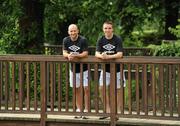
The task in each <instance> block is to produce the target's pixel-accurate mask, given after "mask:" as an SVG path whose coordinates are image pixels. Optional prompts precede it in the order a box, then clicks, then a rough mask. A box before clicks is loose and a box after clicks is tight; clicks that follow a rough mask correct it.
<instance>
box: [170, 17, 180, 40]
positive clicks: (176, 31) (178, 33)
mask: <svg viewBox="0 0 180 126" xmlns="http://www.w3.org/2000/svg"><path fill="white" fill-rule="evenodd" d="M178 22H179V24H178V25H177V26H176V28H169V30H170V31H171V32H172V33H173V34H174V35H176V37H177V38H178V39H180V19H179V20H178Z"/></svg>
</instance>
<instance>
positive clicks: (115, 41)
mask: <svg viewBox="0 0 180 126" xmlns="http://www.w3.org/2000/svg"><path fill="white" fill-rule="evenodd" d="M103 32H104V35H103V36H102V37H101V38H100V39H98V41H97V45H96V52H95V56H96V57H97V58H100V59H102V60H110V59H120V58H122V57H123V45H122V39H121V38H120V37H119V36H117V35H115V34H114V33H113V23H112V22H111V21H106V22H104V24H103ZM105 69H106V86H107V88H106V89H107V93H106V96H105V98H106V103H104V104H106V112H107V113H110V100H109V97H110V96H109V93H108V90H109V85H110V64H106V65H105ZM116 72H117V74H116V75H117V94H118V95H117V99H118V100H117V106H118V110H119V109H120V108H119V106H120V103H119V102H120V100H119V97H118V96H119V93H120V90H119V89H120V87H121V85H120V65H119V64H117V65H116ZM123 80H124V81H125V78H123ZM99 83H100V92H101V99H103V98H102V94H103V88H104V87H103V70H101V73H100V79H99ZM105 118H107V117H100V119H105Z"/></svg>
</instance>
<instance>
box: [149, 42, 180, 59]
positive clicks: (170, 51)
mask: <svg viewBox="0 0 180 126" xmlns="http://www.w3.org/2000/svg"><path fill="white" fill-rule="evenodd" d="M148 48H151V49H152V52H153V55H154V56H177V57H178V56H180V43H179V42H170V43H168V44H167V43H162V44H161V45H149V46H148Z"/></svg>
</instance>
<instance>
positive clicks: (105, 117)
mask: <svg viewBox="0 0 180 126" xmlns="http://www.w3.org/2000/svg"><path fill="white" fill-rule="evenodd" d="M107 118H108V116H102V117H99V119H100V120H102V119H107Z"/></svg>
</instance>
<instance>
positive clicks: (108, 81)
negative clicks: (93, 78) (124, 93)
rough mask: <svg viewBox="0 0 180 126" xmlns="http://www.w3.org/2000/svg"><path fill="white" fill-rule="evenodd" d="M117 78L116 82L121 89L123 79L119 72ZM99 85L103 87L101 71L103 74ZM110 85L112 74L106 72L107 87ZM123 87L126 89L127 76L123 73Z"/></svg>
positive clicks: (101, 76)
mask: <svg viewBox="0 0 180 126" xmlns="http://www.w3.org/2000/svg"><path fill="white" fill-rule="evenodd" d="M116 75H117V76H116V78H117V81H116V84H117V88H121V85H120V82H121V81H120V79H121V75H120V72H117V74H116ZM99 84H100V86H103V70H101V73H100V78H99ZM109 85H110V73H109V72H106V86H109ZM123 85H124V87H125V86H126V79H125V74H124V73H123Z"/></svg>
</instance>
